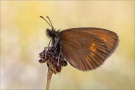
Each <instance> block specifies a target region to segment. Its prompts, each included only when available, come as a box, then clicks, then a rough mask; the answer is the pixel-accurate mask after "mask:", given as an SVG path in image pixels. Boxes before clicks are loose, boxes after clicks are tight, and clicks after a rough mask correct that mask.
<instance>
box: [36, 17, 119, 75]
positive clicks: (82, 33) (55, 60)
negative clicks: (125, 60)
mask: <svg viewBox="0 0 135 90" xmlns="http://www.w3.org/2000/svg"><path fill="white" fill-rule="evenodd" d="M40 17H41V18H43V19H44V20H45V21H46V22H47V23H48V24H49V25H50V27H51V29H46V34H47V36H48V37H49V38H50V39H51V40H50V42H49V45H48V47H46V48H45V49H44V51H43V52H41V53H40V58H41V59H40V60H39V62H41V63H44V62H47V65H48V67H49V68H50V69H52V70H53V71H54V72H55V73H57V72H60V71H61V67H62V66H66V65H67V63H66V61H67V62H69V64H70V65H72V66H73V67H75V68H77V69H79V70H81V71H88V70H93V69H96V68H97V67H99V66H101V65H102V64H103V62H104V61H105V60H106V59H107V58H108V57H109V56H110V55H111V54H112V53H113V52H114V51H115V49H116V48H117V46H118V43H119V37H118V35H117V34H116V33H115V32H113V31H110V30H107V29H103V28H95V27H80V28H70V29H66V30H62V31H58V30H55V29H54V27H53V25H52V23H51V20H50V18H49V17H48V16H47V18H48V20H49V22H50V23H49V22H48V21H47V20H46V19H45V18H44V17H43V16H40ZM50 43H51V45H50ZM62 61H63V64H61V62H62Z"/></svg>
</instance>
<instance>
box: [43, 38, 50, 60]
mask: <svg viewBox="0 0 135 90" xmlns="http://www.w3.org/2000/svg"><path fill="white" fill-rule="evenodd" d="M50 43H51V40H50V41H49V44H48V46H47V47H45V48H44V51H46V49H48V48H49V46H50ZM46 53H47V52H45V58H46Z"/></svg>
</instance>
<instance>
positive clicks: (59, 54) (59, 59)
mask: <svg viewBox="0 0 135 90" xmlns="http://www.w3.org/2000/svg"><path fill="white" fill-rule="evenodd" d="M60 53H61V46H60V51H59V55H58V58H57V59H58V63H57V66H59V65H60Z"/></svg>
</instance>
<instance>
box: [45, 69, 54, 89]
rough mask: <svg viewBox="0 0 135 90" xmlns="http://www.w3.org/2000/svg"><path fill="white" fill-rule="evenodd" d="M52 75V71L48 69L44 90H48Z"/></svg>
mask: <svg viewBox="0 0 135 90" xmlns="http://www.w3.org/2000/svg"><path fill="white" fill-rule="evenodd" d="M52 74H53V71H52V70H50V69H48V74H47V84H46V90H49V87H50V82H51V77H52Z"/></svg>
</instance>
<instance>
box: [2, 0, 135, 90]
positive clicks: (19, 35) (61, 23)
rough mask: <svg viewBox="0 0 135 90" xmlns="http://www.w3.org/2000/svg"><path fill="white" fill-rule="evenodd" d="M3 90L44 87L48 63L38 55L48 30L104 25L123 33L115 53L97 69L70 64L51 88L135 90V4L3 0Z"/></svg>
mask: <svg viewBox="0 0 135 90" xmlns="http://www.w3.org/2000/svg"><path fill="white" fill-rule="evenodd" d="M0 8H1V15H0V16H1V17H0V19H1V26H0V27H1V28H0V31H1V47H0V50H1V53H0V54H1V55H0V56H1V79H0V80H1V89H44V88H45V85H46V74H47V66H46V64H40V63H39V62H38V61H37V60H38V59H39V57H38V55H39V53H40V52H41V51H42V50H43V48H44V47H45V46H47V45H48V42H49V39H48V38H47V36H46V35H45V30H46V28H50V27H49V26H48V25H47V23H46V22H45V21H43V20H42V19H41V18H39V16H41V15H42V16H44V17H46V16H49V17H50V18H51V21H52V22H53V25H54V27H55V28H56V29H61V30H63V29H66V28H73V27H100V28H106V29H109V30H112V31H114V32H116V33H117V34H118V35H119V39H120V42H119V46H118V48H117V50H116V51H115V53H114V54H113V55H112V56H111V57H110V58H108V59H107V60H106V62H105V63H104V64H103V65H102V66H101V67H100V68H98V69H96V70H92V71H89V72H82V71H79V70H77V69H75V68H73V67H72V66H70V65H69V64H68V66H67V67H65V68H63V70H62V72H61V73H60V75H53V77H52V82H51V89H62V90H64V89H69V90H70V89H72V90H75V89H76V90H78V89H80V90H84V89H91V90H92V89H98V90H100V89H105V90H106V89H108V90H109V89H112V90H113V89H115V90H116V89H117V90H120V89H123V90H124V89H132V90H133V89H135V86H134V84H135V83H134V54H135V52H134V50H135V49H134V24H135V23H134V19H135V18H134V1H132V0H131V1H130V0H129V1H23V0H22V1H16V0H15V1H4V0H2V1H1V5H0Z"/></svg>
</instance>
